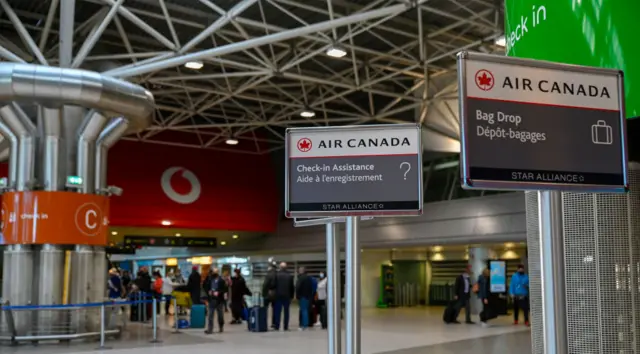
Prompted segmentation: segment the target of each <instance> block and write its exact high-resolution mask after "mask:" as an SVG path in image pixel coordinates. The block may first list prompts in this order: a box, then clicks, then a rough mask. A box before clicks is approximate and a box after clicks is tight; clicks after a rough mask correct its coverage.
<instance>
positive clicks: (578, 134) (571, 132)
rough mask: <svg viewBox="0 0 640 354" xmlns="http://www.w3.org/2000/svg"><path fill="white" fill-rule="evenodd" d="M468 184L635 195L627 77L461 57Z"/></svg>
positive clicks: (463, 171)
mask: <svg viewBox="0 0 640 354" xmlns="http://www.w3.org/2000/svg"><path fill="white" fill-rule="evenodd" d="M458 73H459V75H461V78H460V79H461V82H462V83H463V86H462V87H461V88H460V113H461V122H462V124H461V141H462V144H461V147H462V148H461V158H462V162H463V163H462V165H463V168H462V169H461V178H462V183H463V186H464V187H466V188H482V189H488V188H489V189H491V188H495V189H524V190H532V189H533V190H546V189H560V190H581V191H584V190H589V191H621V190H624V189H625V188H627V183H628V182H627V153H626V134H625V131H624V129H625V122H624V112H623V109H624V107H623V105H622V96H623V95H624V92H623V90H622V89H621V88H622V87H623V77H622V74H621V73H620V72H618V71H616V70H609V69H599V68H586V67H577V66H569V65H563V64H555V63H548V62H538V61H533V60H524V59H517V58H509V57H503V56H493V55H486V54H477V53H466V52H463V53H460V54H459V56H458Z"/></svg>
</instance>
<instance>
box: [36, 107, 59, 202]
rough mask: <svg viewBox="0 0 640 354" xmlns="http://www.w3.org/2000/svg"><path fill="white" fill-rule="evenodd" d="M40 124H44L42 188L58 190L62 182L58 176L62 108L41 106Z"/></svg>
mask: <svg viewBox="0 0 640 354" xmlns="http://www.w3.org/2000/svg"><path fill="white" fill-rule="evenodd" d="M41 116H42V125H43V126H44V174H43V176H42V178H43V182H44V189H45V190H47V191H56V190H60V189H61V187H62V186H63V185H64V182H63V181H62V179H61V178H60V158H59V156H60V133H61V130H62V129H61V127H62V122H61V120H62V110H61V109H59V108H47V107H41Z"/></svg>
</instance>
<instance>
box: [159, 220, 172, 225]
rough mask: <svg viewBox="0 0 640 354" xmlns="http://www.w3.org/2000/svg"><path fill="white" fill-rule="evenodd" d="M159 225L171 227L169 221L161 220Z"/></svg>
mask: <svg viewBox="0 0 640 354" xmlns="http://www.w3.org/2000/svg"><path fill="white" fill-rule="evenodd" d="M161 224H162V225H164V226H171V221H169V220H162V222H161Z"/></svg>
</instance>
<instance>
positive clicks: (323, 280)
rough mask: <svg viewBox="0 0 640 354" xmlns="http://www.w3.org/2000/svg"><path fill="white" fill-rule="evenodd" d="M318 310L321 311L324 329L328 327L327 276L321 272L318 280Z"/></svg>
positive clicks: (321, 321)
mask: <svg viewBox="0 0 640 354" xmlns="http://www.w3.org/2000/svg"><path fill="white" fill-rule="evenodd" d="M317 294H318V310H319V311H320V323H321V324H322V329H327V277H325V275H324V273H322V272H321V273H320V281H319V282H318V292H317Z"/></svg>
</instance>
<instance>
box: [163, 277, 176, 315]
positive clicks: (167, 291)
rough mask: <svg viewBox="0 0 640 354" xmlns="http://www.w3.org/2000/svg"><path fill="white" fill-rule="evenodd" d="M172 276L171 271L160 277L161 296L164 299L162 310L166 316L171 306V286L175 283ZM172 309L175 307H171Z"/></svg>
mask: <svg viewBox="0 0 640 354" xmlns="http://www.w3.org/2000/svg"><path fill="white" fill-rule="evenodd" d="M173 279H174V276H173V273H169V274H167V275H166V276H165V277H164V279H162V297H163V300H164V312H165V314H166V315H167V316H169V310H170V308H171V303H172V302H173V301H172V298H173V297H172V294H173V288H174V286H175V285H176V284H175V283H174V282H173ZM173 311H174V312H175V311H177V309H173Z"/></svg>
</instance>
